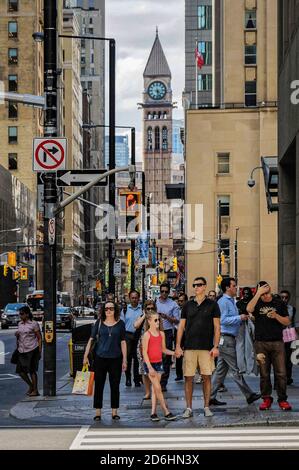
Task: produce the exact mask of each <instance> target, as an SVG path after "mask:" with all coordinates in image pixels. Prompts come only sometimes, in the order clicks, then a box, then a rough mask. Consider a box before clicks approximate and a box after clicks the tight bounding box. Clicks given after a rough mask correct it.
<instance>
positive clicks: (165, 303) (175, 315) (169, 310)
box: [156, 282, 181, 392]
mask: <svg viewBox="0 0 299 470" xmlns="http://www.w3.org/2000/svg"><path fill="white" fill-rule="evenodd" d="M169 292H170V286H169V284H168V283H166V282H165V283H163V284H161V285H160V297H159V298H158V299H157V302H156V306H157V312H158V313H159V314H160V317H161V318H162V319H163V329H164V333H165V341H166V348H167V349H172V346H173V329H174V326H175V325H178V324H179V323H180V317H181V312H180V308H179V306H178V304H177V303H176V302H174V301H173V300H172V299H170V298H169ZM170 366H171V356H166V355H165V356H164V357H163V369H164V374H163V375H162V378H161V387H162V391H163V392H167V382H168V378H169V374H170Z"/></svg>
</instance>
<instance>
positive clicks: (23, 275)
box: [20, 268, 28, 281]
mask: <svg viewBox="0 0 299 470" xmlns="http://www.w3.org/2000/svg"><path fill="white" fill-rule="evenodd" d="M20 279H21V281H27V279H28V269H27V268H21V271H20Z"/></svg>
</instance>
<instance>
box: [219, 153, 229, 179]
mask: <svg viewBox="0 0 299 470" xmlns="http://www.w3.org/2000/svg"><path fill="white" fill-rule="evenodd" d="M217 173H218V174H219V175H225V174H229V153H217Z"/></svg>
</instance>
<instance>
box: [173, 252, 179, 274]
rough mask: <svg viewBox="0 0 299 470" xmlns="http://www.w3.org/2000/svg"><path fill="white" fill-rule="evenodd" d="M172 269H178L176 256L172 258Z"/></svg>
mask: <svg viewBox="0 0 299 470" xmlns="http://www.w3.org/2000/svg"><path fill="white" fill-rule="evenodd" d="M172 269H173V271H175V272H177V270H178V259H177V257H176V256H175V257H174V258H173V260H172Z"/></svg>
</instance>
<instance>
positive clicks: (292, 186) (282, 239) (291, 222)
mask: <svg viewBox="0 0 299 470" xmlns="http://www.w3.org/2000/svg"><path fill="white" fill-rule="evenodd" d="M278 4H279V10H278V27H279V35H278V38H279V39H278V58H279V59H278V60H279V63H278V70H279V75H278V90H279V112H278V156H279V165H278V166H279V194H278V203H279V204H278V206H279V212H278V215H279V217H278V241H279V245H278V248H279V249H278V268H279V271H278V272H279V287H280V288H283V289H288V290H289V291H290V292H291V296H292V298H291V303H292V305H296V304H297V305H296V306H297V325H296V326H299V315H298V307H299V303H298V301H299V284H298V279H299V242H298V239H299V234H298V230H299V224H298V214H299V196H298V188H299V183H298V174H299V173H298V172H299V86H298V77H299V75H298V47H299V29H298V27H299V2H298V0H297V1H293V0H292V1H291V0H283V1H282V0H279V2H278Z"/></svg>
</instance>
